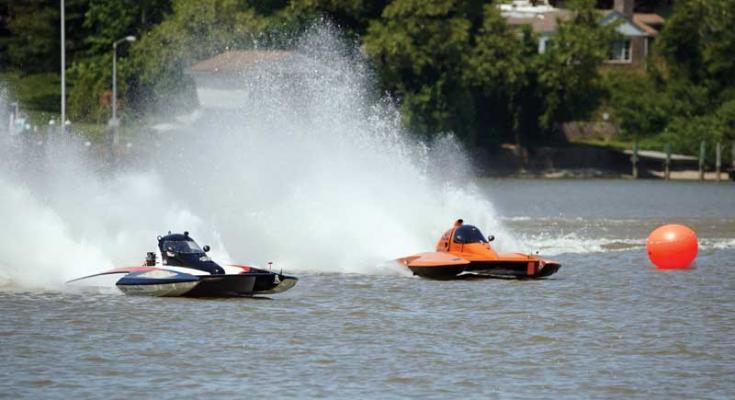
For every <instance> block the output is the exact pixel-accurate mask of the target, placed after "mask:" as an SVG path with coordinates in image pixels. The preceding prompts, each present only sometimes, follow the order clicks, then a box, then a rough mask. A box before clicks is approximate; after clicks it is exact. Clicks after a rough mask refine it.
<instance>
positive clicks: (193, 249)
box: [163, 240, 204, 254]
mask: <svg viewBox="0 0 735 400" xmlns="http://www.w3.org/2000/svg"><path fill="white" fill-rule="evenodd" d="M163 249H164V250H166V251H169V250H170V249H173V251H174V252H175V253H180V254H199V253H202V254H203V253H204V250H202V248H201V247H199V245H198V244H197V243H196V242H195V241H193V240H166V241H164V242H163Z"/></svg>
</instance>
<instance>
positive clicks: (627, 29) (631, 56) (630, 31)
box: [499, 0, 664, 68]
mask: <svg viewBox="0 0 735 400" xmlns="http://www.w3.org/2000/svg"><path fill="white" fill-rule="evenodd" d="M499 7H500V13H501V15H502V16H503V17H505V19H506V21H507V23H508V25H510V26H522V25H529V26H530V27H531V29H532V30H533V31H534V32H535V33H536V34H538V35H539V43H538V51H539V53H543V52H545V51H546V48H547V44H548V41H549V40H550V39H551V38H552V37H553V36H554V34H555V33H556V31H557V29H558V24H559V21H566V20H569V19H570V18H571V17H572V15H573V13H572V11H570V10H567V9H563V8H556V7H553V6H552V5H550V4H549V3H548V2H547V0H513V2H512V3H510V4H501V5H500V6H499ZM633 8H634V1H633V0H615V3H614V7H613V9H612V10H601V11H600V14H601V19H600V23H601V24H603V25H607V24H610V23H618V26H617V27H616V31H617V32H618V33H619V34H620V35H621V39H619V40H617V41H615V42H614V43H613V45H612V50H611V52H610V57H609V59H608V60H607V61H606V64H607V65H609V66H610V67H626V68H636V67H641V66H644V65H645V61H646V57H647V56H648V53H649V50H650V48H651V44H652V43H653V40H654V39H655V38H656V36H657V35H658V32H659V31H660V30H661V28H662V26H663V24H664V19H663V18H662V17H661V16H659V15H658V14H650V13H636V12H634V10H633Z"/></svg>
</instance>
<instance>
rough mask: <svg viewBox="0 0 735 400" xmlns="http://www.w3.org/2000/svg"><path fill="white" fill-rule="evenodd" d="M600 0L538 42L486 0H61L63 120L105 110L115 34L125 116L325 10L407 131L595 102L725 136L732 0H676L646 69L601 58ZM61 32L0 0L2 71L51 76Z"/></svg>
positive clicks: (678, 142)
mask: <svg viewBox="0 0 735 400" xmlns="http://www.w3.org/2000/svg"><path fill="white" fill-rule="evenodd" d="M609 3H610V2H609V1H599V2H595V1H594V0H571V1H567V2H565V7H567V8H570V9H571V10H572V11H573V16H572V17H571V18H570V19H568V20H565V21H560V22H559V26H558V31H557V32H556V33H555V35H554V36H553V38H552V40H551V41H550V42H549V43H548V45H547V48H546V51H545V52H543V53H539V51H538V36H537V35H536V34H535V33H534V32H532V31H531V29H530V28H529V27H521V28H517V27H516V28H514V27H511V26H509V25H508V24H507V23H506V20H505V19H504V17H502V16H501V15H500V12H499V9H498V7H497V4H498V1H493V2H488V1H481V0H393V1H388V0H378V1H370V0H349V1H348V0H342V1H341V0H257V1H256V0H135V1H133V0H91V1H90V0H66V27H67V29H66V31H67V43H66V48H67V60H68V62H67V63H68V67H67V68H68V70H67V71H68V72H67V74H68V89H67V90H68V93H69V95H68V96H69V97H68V109H69V113H70V116H71V117H72V118H73V119H74V120H79V121H92V122H100V123H102V122H104V121H106V120H107V119H108V118H109V113H110V110H109V106H105V102H104V101H101V99H102V98H103V97H104V95H105V93H106V92H108V91H109V90H110V82H111V61H112V60H111V58H112V49H111V44H112V42H114V41H115V40H117V39H120V38H122V37H125V36H127V35H135V36H136V37H137V38H138V40H137V41H136V42H134V43H131V44H130V45H129V46H127V45H126V46H121V47H120V48H119V49H118V56H119V64H118V65H119V70H118V74H119V75H118V90H119V97H120V102H121V104H122V106H123V107H124V110H123V115H124V117H125V118H143V117H145V115H146V114H147V113H160V112H162V111H165V110H166V109H167V108H170V107H175V108H177V109H180V108H181V107H194V106H195V104H193V99H195V98H196V96H194V95H193V89H194V88H193V82H192V81H191V79H190V78H189V77H188V76H187V75H186V74H185V71H186V69H187V68H188V67H189V66H191V65H192V64H193V63H194V62H196V61H199V60H202V59H206V58H209V57H212V56H214V55H216V54H218V53H221V52H223V51H226V50H228V49H248V48H252V47H254V46H256V45H257V46H259V47H263V46H264V45H265V46H273V47H283V46H286V45H287V44H288V43H289V41H288V40H287V39H284V38H289V37H293V36H295V35H298V34H299V32H302V31H303V30H304V29H306V28H307V27H308V26H310V25H311V24H312V23H313V21H315V20H320V19H327V20H329V21H332V22H333V23H334V24H336V25H337V26H339V27H340V28H341V29H342V31H343V34H344V35H345V36H346V37H348V38H349V39H354V40H355V41H356V42H357V43H359V45H360V46H362V48H363V49H364V50H365V52H366V53H367V55H368V57H369V58H370V60H371V63H372V65H373V68H374V69H375V72H376V75H377V76H378V78H379V83H378V85H379V87H380V89H382V90H384V91H386V92H387V93H390V95H391V96H392V97H393V98H395V99H397V101H398V103H399V105H400V107H401V111H402V115H403V116H404V120H405V124H406V125H407V127H408V128H409V129H410V130H411V131H412V132H415V133H416V134H418V135H424V136H427V137H430V136H431V135H434V134H436V133H437V132H450V131H451V132H454V133H455V134H456V135H457V136H458V137H460V138H461V139H462V140H463V141H464V142H465V144H466V145H468V146H477V147H483V148H492V147H494V146H497V145H499V144H500V143H508V142H510V143H516V144H519V145H522V146H534V145H537V144H546V143H550V142H554V141H556V140H559V135H558V131H559V127H560V126H561V124H562V123H564V122H567V121H578V120H589V119H596V118H599V115H601V114H602V113H603V112H605V113H607V114H609V115H610V116H611V118H612V121H614V122H615V123H616V124H617V125H618V126H620V130H621V136H622V137H623V138H625V139H628V140H631V139H632V138H637V139H640V140H642V141H643V142H644V143H645V141H646V140H649V141H652V142H656V141H661V140H666V141H669V142H672V143H674V146H675V150H677V151H684V152H691V147H692V146H695V145H693V143H698V141H699V140H702V139H707V140H727V139H734V138H735V132H733V131H735V83H733V82H735V80H733V79H732V77H733V76H735V31H734V30H732V29H731V28H732V26H734V25H735V0H679V1H677V2H675V3H674V4H673V7H672V10H671V13H670V15H666V17H667V20H666V24H665V26H664V29H663V30H662V31H661V32H660V33H659V35H658V37H657V38H656V41H655V43H654V46H653V48H652V49H651V55H650V57H649V60H648V62H647V66H646V68H645V69H644V70H637V71H632V72H626V71H612V70H605V69H603V68H600V66H601V65H602V64H603V62H604V61H605V60H606V59H607V57H608V55H609V51H610V45H611V44H612V43H613V41H614V40H615V39H616V38H617V36H616V35H617V33H616V32H615V26H614V25H607V26H604V25H602V24H600V20H601V12H600V11H599V8H600V6H605V7H608V8H609V7H610V6H611V4H609ZM662 4H663V5H666V4H669V3H668V2H667V1H664V0H662V1H656V0H646V1H645V2H637V5H638V6H639V8H640V7H644V8H648V9H655V8H656V7H657V6H660V5H662ZM58 32H59V4H58V1H56V0H54V1H52V0H26V1H23V2H17V1H12V0H0V71H14V72H15V73H17V74H19V76H21V77H22V76H32V75H34V74H47V76H48V75H49V74H51V75H52V76H56V75H58V70H59V59H60V56H59V52H60V48H59V36H58ZM56 99H58V95H57V97H56ZM54 104H58V101H56V102H55V103H54V102H47V103H46V105H45V107H46V108H53V107H58V106H55V105H54ZM47 111H54V110H53V109H51V110H47ZM696 146H698V145H696Z"/></svg>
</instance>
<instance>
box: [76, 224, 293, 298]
mask: <svg viewBox="0 0 735 400" xmlns="http://www.w3.org/2000/svg"><path fill="white" fill-rule="evenodd" d="M158 249H159V251H160V253H161V262H160V263H159V262H158V261H157V257H156V253H155V252H150V253H148V255H147V256H146V260H145V263H144V265H141V266H134V267H120V268H114V269H111V270H109V271H105V272H101V273H98V274H93V275H88V276H84V277H81V278H77V279H74V280H71V281H69V282H67V283H78V284H79V283H83V282H84V281H85V280H91V279H92V278H97V277H100V276H115V275H120V278H119V279H118V280H117V281H116V282H115V286H117V288H118V289H120V290H121V291H122V292H123V293H125V294H129V295H146V296H187V297H249V296H257V295H268V294H276V293H282V292H285V291H286V290H289V289H291V288H292V287H294V286H295V285H296V282H297V281H298V278H296V277H293V276H288V275H284V274H283V273H275V272H272V271H268V270H265V269H261V268H255V267H252V266H249V265H224V266H222V265H219V264H217V263H216V262H214V261H212V259H211V258H209V256H207V254H206V253H207V252H208V251H209V246H204V248H201V247H199V245H198V244H197V243H196V242H195V241H194V239H192V238H191V237H190V236H189V232H184V233H183V234H177V233H174V234H172V233H170V232H169V234H168V235H166V236H159V237H158Z"/></svg>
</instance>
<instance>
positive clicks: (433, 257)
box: [398, 219, 561, 279]
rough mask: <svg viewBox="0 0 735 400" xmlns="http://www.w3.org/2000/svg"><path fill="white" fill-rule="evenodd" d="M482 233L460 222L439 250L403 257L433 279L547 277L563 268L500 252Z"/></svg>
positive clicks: (418, 272) (439, 244)
mask: <svg viewBox="0 0 735 400" xmlns="http://www.w3.org/2000/svg"><path fill="white" fill-rule="evenodd" d="M494 239H495V237H493V236H492V235H491V236H489V237H487V238H485V237H484V236H483V234H482V232H480V230H479V229H478V228H477V227H475V226H472V225H465V224H464V222H463V221H462V220H461V219H459V220H457V221H456V222H455V223H454V227H452V229H449V230H448V231H446V232H444V234H443V235H442V237H441V238H440V239H439V242H437V244H436V251H433V252H427V253H419V254H416V255H413V256H409V257H403V258H399V259H398V262H399V263H401V264H403V265H405V266H406V267H408V268H409V269H410V270H411V271H412V272H413V274H414V275H418V276H421V277H424V278H431V279H459V278H470V277H486V278H519V279H528V278H545V277H547V276H549V275H551V274H553V273H555V272H556V271H558V270H559V268H561V264H559V263H558V262H556V261H550V260H543V259H541V258H539V257H537V256H534V255H530V254H523V253H498V252H496V251H495V250H494V249H493V248H492V247H491V246H490V242H492V241H493V240H494Z"/></svg>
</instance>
